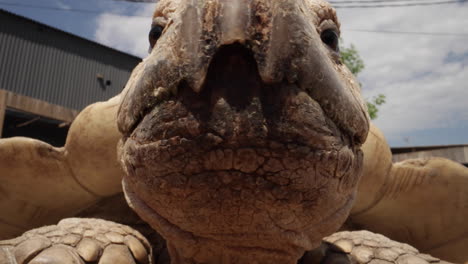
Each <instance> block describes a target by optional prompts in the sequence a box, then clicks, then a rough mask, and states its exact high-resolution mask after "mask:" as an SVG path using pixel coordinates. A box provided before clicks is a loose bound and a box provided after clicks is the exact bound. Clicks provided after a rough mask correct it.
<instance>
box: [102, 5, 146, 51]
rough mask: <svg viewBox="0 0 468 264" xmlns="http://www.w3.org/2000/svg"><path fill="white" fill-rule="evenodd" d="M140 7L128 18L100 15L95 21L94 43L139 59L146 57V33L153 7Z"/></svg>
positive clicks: (107, 14)
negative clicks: (96, 42)
mask: <svg viewBox="0 0 468 264" xmlns="http://www.w3.org/2000/svg"><path fill="white" fill-rule="evenodd" d="M141 5H142V6H141V7H140V8H138V10H137V11H136V12H134V13H133V14H129V16H119V15H115V14H109V13H104V14H102V15H100V16H99V17H98V18H97V21H96V24H97V25H96V32H95V39H96V41H98V42H100V43H102V44H104V45H107V46H110V47H113V48H116V49H118V50H122V51H124V52H128V53H130V54H133V55H136V56H139V57H146V55H147V54H148V47H149V43H148V32H149V30H150V26H151V15H152V13H153V11H154V5H152V4H141ZM116 8H118V6H116Z"/></svg>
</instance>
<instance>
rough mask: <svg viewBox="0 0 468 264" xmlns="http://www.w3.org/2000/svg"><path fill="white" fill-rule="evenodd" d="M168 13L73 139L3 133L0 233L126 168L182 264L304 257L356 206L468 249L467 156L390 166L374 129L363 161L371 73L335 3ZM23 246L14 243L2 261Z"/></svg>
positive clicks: (457, 251)
mask: <svg viewBox="0 0 468 264" xmlns="http://www.w3.org/2000/svg"><path fill="white" fill-rule="evenodd" d="M154 23H156V24H159V25H161V26H164V27H165V31H164V33H163V35H162V37H161V38H160V39H159V40H158V41H157V43H156V46H155V47H154V49H153V51H152V53H151V54H150V56H149V57H148V58H147V59H145V60H144V62H143V63H142V64H140V65H139V66H138V67H137V68H136V69H135V71H134V73H133V74H132V77H131V79H130V81H129V83H128V85H127V87H126V89H125V90H124V91H123V93H122V94H121V95H120V96H118V97H116V98H114V99H112V100H110V101H109V102H105V103H98V104H96V105H93V106H90V107H89V108H87V109H86V110H84V111H83V113H81V114H80V115H79V116H78V117H77V119H76V121H75V122H74V124H73V125H72V127H71V129H70V134H69V136H68V139H67V144H66V146H65V147H64V148H61V149H56V148H53V147H51V146H49V145H47V144H45V143H42V142H39V141H35V140H30V139H7V140H0V162H1V164H2V166H0V178H1V181H0V182H1V184H0V195H1V196H2V199H0V209H1V210H2V214H1V216H0V235H1V236H3V237H5V238H7V237H12V236H13V235H17V234H19V233H21V232H22V231H23V230H25V229H27V228H30V227H33V226H40V225H44V224H51V223H54V222H56V221H57V220H58V219H61V218H64V217H67V216H72V215H76V214H77V212H79V211H81V210H82V209H84V208H86V207H88V206H90V205H93V204H96V203H97V202H98V201H100V200H101V199H103V198H105V197H108V196H111V195H114V194H116V193H119V192H120V191H121V186H120V185H119V182H120V179H121V178H122V177H124V183H125V184H124V189H125V192H126V196H127V199H128V201H129V203H130V205H131V206H132V207H133V208H134V209H135V210H136V211H137V212H138V213H139V214H140V216H141V217H142V218H143V219H145V220H146V221H148V223H150V224H151V225H152V226H153V227H154V228H155V229H156V230H157V231H158V232H160V233H161V234H162V235H163V236H164V237H165V238H166V239H167V242H168V246H169V251H170V253H171V255H172V257H173V263H255V262H259V263H263V262H267V261H269V262H275V263H296V262H297V260H298V259H299V258H301V257H302V255H303V253H304V251H306V250H311V249H313V248H316V247H319V245H320V243H321V239H322V238H323V237H325V236H327V235H329V234H331V233H333V232H335V231H336V230H337V229H338V228H339V226H340V225H341V224H342V223H343V221H344V220H345V219H346V217H347V216H348V213H349V211H350V210H352V211H351V218H350V224H351V225H352V226H355V227H356V226H357V227H366V228H369V229H371V230H379V231H380V232H382V233H384V234H385V235H388V236H390V237H392V238H398V239H399V240H402V241H409V242H411V243H414V244H415V245H417V246H418V248H420V249H421V248H422V249H424V250H431V249H434V247H435V246H439V247H438V248H436V249H437V250H438V251H437V250H436V251H434V252H437V253H438V254H440V255H439V256H442V257H444V258H447V259H451V260H455V261H457V262H463V261H465V260H466V259H468V256H467V255H466V252H465V251H463V250H462V249H463V248H466V247H465V245H466V243H467V242H466V234H467V232H468V226H467V224H466V221H463V219H466V218H467V217H468V215H467V214H468V213H467V211H468V210H466V206H465V205H466V201H467V197H468V195H467V191H466V190H467V188H466V186H468V171H467V169H466V168H462V167H460V166H457V165H455V163H453V162H450V161H447V160H429V161H426V162H408V163H406V164H405V163H403V164H396V165H392V163H391V159H390V158H389V157H390V156H389V155H390V154H389V153H390V152H389V149H388V146H387V145H386V142H385V139H384V138H383V136H381V135H380V133H379V131H378V130H377V129H376V128H375V127H371V133H370V134H369V137H368V138H367V141H366V143H365V144H364V146H363V150H364V160H363V159H362V153H361V150H360V145H361V144H362V143H363V142H364V141H365V140H366V136H367V131H368V128H369V125H368V124H369V123H368V119H367V116H366V113H365V108H364V106H363V102H362V100H361V99H360V95H359V87H358V84H357V82H356V81H355V79H354V77H353V76H352V74H351V73H350V72H349V71H348V70H347V69H346V67H345V66H344V65H342V64H341V63H340V62H339V60H338V59H337V58H338V56H337V53H335V52H333V50H331V49H330V48H329V47H328V46H327V45H325V44H324V43H322V42H321V40H320V33H321V32H323V31H324V30H326V29H330V28H334V29H335V30H337V31H339V23H338V21H337V19H336V17H335V13H334V11H333V9H331V8H330V7H329V5H328V4H327V3H325V2H321V1H312V0H304V1H292V0H288V1H267V0H243V1H240V0H239V1H227V0H218V1H202V0H198V1H196V0H193V1H164V0H162V1H160V2H159V4H158V8H157V10H156V12H155V18H154ZM234 42H239V43H240V44H234V45H231V44H233V43H234ZM118 107H120V110H119V111H118V116H117V110H118ZM116 120H117V121H118V122H116ZM116 123H118V127H119V129H120V132H121V133H122V134H123V136H122V134H120V133H119V132H118V130H117V127H116ZM122 137H123V138H122ZM119 138H122V140H121V142H120V144H117V141H118V140H119ZM117 145H119V147H118V150H119V155H120V158H121V161H122V163H123V165H124V167H125V169H126V172H122V171H121V170H120V168H119V167H118V165H117V161H116V158H115V157H116V156H117V155H116V146H117ZM25 162H28V165H27V166H25V165H24V164H25ZM363 162H364V164H363ZM362 170H363V171H364V174H363V178H362V181H361V185H360V187H359V192H358V196H357V200H356V203H355V205H354V207H353V208H352V209H351V206H352V201H353V200H354V197H355V192H356V188H357V182H358V179H359V176H360V174H361V173H360V172H361V171H362ZM38 172H40V174H41V177H38V176H37V174H38ZM421 179H423V180H421ZM424 179H429V180H424ZM420 180H421V181H420ZM47 182H49V183H47ZM58 183H60V184H58ZM43 185H47V186H48V187H47V188H37V186H43ZM377 186H378V187H379V188H376V187H377ZM410 187H411V188H410ZM32 188H34V191H31V189H32ZM413 193H414V195H413ZM410 201H411V202H410ZM441 201H444V202H445V201H456V202H453V203H443V202H441ZM439 212H440V213H439ZM401 216H404V217H401ZM31 219H34V221H31ZM389 219H390V221H388V220H389ZM438 219H442V221H439V220H438ZM78 223H79V222H78ZM386 223H390V224H386ZM104 226H107V224H105V225H104ZM111 226H112V224H109V227H111ZM421 226H422V227H424V228H422V229H421V228H420V227H421ZM105 228H107V227H104V229H105ZM421 230H422V231H421ZM49 231H50V230H49ZM49 231H47V232H49ZM408 231H409V232H408ZM447 231H449V232H447ZM38 232H39V231H38ZM103 232H104V231H103ZM408 233H410V234H411V235H409V236H407V235H406V234H408ZM427 234H431V236H427ZM366 235H368V236H369V239H370V238H371V237H372V235H370V234H366ZM355 236H362V234H361V233H359V234H358V233H351V234H350V237H351V238H353V237H355ZM96 239H97V237H96ZM19 240H21V238H19ZM19 240H18V241H19ZM371 240H372V239H371ZM353 241H354V240H353ZM15 243H16V242H11V241H8V242H4V243H3V245H6V247H2V250H3V252H7V253H5V254H6V255H5V254H4V255H0V260H3V259H5V258H8V257H7V256H11V254H10V253H11V252H12V251H11V250H16V249H17V248H21V247H19V246H20V245H19V244H18V243H19V242H18V243H17V244H15ZM54 243H55V242H54ZM58 243H61V242H60V241H59V242H58ZM353 243H354V242H353ZM385 243H390V242H388V241H386V240H385V242H383V244H381V245H379V246H378V247H376V248H380V247H386V246H388V245H385ZM68 246H70V245H68ZM5 248H7V249H5ZM47 248H48V247H47ZM320 248H322V249H323V246H321V247H320ZM29 249H31V248H29ZM61 249H63V247H62V248H61ZM119 249H120V250H119V251H118V252H120V253H122V252H124V253H122V254H127V256H129V255H128V252H131V249H126V248H125V247H119ZM70 250H71V251H73V250H72V249H70V248H69V247H68V248H67V250H65V251H66V252H70ZM344 250H346V248H345V249H344ZM372 250H373V249H372ZM33 251H34V248H33ZM8 252H10V253H8ZM54 252H55V253H54ZM57 252H63V250H62V251H61V250H58V251H52V253H53V254H52V253H50V251H49V252H48V253H47V254H49V255H47V256H49V257H52V258H53V257H54V256H56V254H59V255H60V254H61V253H57ZM73 252H74V251H73ZM125 252H127V253H125ZM324 252H329V251H328V250H325V251H324ZM36 253H37V252H33V253H31V252H29V253H28V254H31V256H32V255H34V256H35V254H36ZM75 253H76V252H75ZM75 253H70V254H71V255H73V256H72V257H76V254H78V253H76V254H75ZM347 253H351V255H352V254H353V253H352V252H347ZM407 253H408V254H410V255H411V254H413V255H415V254H416V253H415V252H413V251H411V252H410V251H408V252H407ZM8 254H10V255H8ZM417 254H419V253H417ZM417 254H416V255H417ZM98 255H99V254H98ZM309 255H310V254H309ZM374 255H376V254H374ZM99 256H101V255H99ZM327 256H328V255H327V254H325V255H322V258H321V259H325V260H327V261H329V260H331V259H335V257H327ZM2 257H3V259H2ZM81 257H82V256H81ZM372 260H373V261H374V262H375V261H377V262H378V261H382V260H381V259H378V258H377V259H372ZM405 260H406V258H404V259H402V260H400V259H399V258H397V259H394V260H393V261H394V262H401V261H405ZM301 261H302V262H301V263H306V262H304V261H305V260H304V259H302V260H301ZM311 261H312V260H311ZM337 261H339V258H338V260H337ZM390 262H391V261H390ZM7 263H8V262H7ZM12 263H15V262H12ZM312 263H314V262H312ZM422 263H424V262H422Z"/></svg>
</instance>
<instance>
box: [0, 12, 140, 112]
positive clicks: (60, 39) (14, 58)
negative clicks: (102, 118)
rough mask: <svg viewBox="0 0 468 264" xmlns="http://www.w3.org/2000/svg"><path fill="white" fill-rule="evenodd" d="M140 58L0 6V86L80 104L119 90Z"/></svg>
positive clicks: (57, 101)
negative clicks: (108, 81)
mask: <svg viewBox="0 0 468 264" xmlns="http://www.w3.org/2000/svg"><path fill="white" fill-rule="evenodd" d="M139 61H140V59H139V58H137V57H133V56H131V55H128V54H125V53H121V52H118V51H116V50H113V49H110V48H107V47H104V46H101V45H99V44H96V43H94V42H91V41H88V40H85V39H82V38H79V37H76V36H73V35H71V34H68V33H65V32H62V31H59V30H56V29H53V28H50V27H48V26H45V25H42V24H39V23H36V22H33V21H30V20H28V19H25V18H22V17H18V16H16V15H13V14H10V13H8V12H5V11H2V10H0V89H5V90H9V91H12V92H14V93H18V94H22V95H26V96H30V97H33V98H36V99H40V100H44V101H47V102H49V103H53V104H57V105H61V106H65V107H67V108H72V109H76V110H81V109H82V108H84V107H85V106H87V105H89V104H91V103H93V102H97V101H103V100H107V99H108V98H110V97H112V96H114V95H116V94H118V93H119V92H120V91H121V90H122V88H123V87H124V86H125V83H126V82H127V80H128V78H129V76H130V73H131V71H132V69H133V68H134V67H135V66H136V65H137V64H138V63H139ZM98 74H100V75H102V76H104V83H103V82H102V81H99V80H98V78H97V75H98ZM107 80H110V81H111V84H110V85H108V86H107V85H105V81H107Z"/></svg>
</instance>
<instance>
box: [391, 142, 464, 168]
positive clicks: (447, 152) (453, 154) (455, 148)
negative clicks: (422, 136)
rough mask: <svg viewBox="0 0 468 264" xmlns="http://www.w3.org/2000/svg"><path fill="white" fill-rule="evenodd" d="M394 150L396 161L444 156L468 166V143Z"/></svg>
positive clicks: (394, 159)
mask: <svg viewBox="0 0 468 264" xmlns="http://www.w3.org/2000/svg"><path fill="white" fill-rule="evenodd" d="M392 152H393V161H394V162H398V161H402V160H405V159H416V158H429V157H442V158H446V159H450V160H453V161H456V162H459V163H462V164H464V165H465V166H468V144H466V145H447V146H425V147H404V148H392Z"/></svg>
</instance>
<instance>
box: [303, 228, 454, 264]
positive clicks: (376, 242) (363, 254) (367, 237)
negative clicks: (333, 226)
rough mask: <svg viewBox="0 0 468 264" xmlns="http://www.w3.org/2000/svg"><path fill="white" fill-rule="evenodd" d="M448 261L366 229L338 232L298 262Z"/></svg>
mask: <svg viewBox="0 0 468 264" xmlns="http://www.w3.org/2000/svg"><path fill="white" fill-rule="evenodd" d="M351 263H353V264H357V263H359V264H361V263H362V264H364V263H369V264H391V263H400V264H403V263H405V264H406V263H408V264H429V263H433V264H443V263H445V264H448V262H445V261H442V260H440V259H438V258H434V257H432V256H430V255H427V254H422V253H420V252H419V251H418V250H417V249H415V248H414V247H412V246H410V245H407V244H403V243H399V242H396V241H392V240H390V239H389V238H387V237H385V236H383V235H379V234H374V233H371V232H368V231H355V232H339V233H335V234H333V235H331V236H329V237H326V238H325V239H324V241H323V243H322V245H321V246H320V248H318V249H316V250H314V251H310V252H307V253H306V254H305V255H304V257H303V258H302V259H301V261H300V262H299V264H351Z"/></svg>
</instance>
